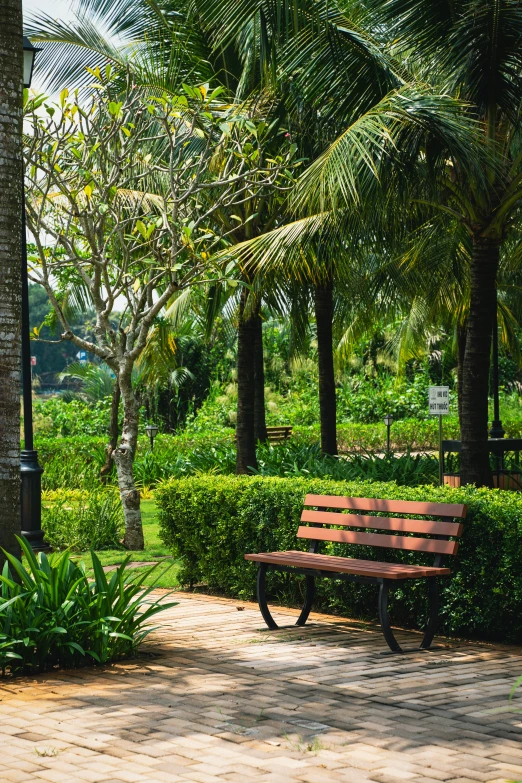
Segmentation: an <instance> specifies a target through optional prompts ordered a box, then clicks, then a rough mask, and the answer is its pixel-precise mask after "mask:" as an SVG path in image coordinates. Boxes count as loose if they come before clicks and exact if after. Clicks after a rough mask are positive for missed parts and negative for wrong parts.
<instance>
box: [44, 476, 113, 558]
mask: <svg viewBox="0 0 522 783" xmlns="http://www.w3.org/2000/svg"><path fill="white" fill-rule="evenodd" d="M42 529H43V531H44V533H45V540H46V541H47V542H48V543H49V544H50V546H52V547H53V549H63V548H65V547H73V548H74V549H77V550H79V551H84V550H86V549H91V548H92V549H98V550H99V549H114V548H117V547H119V546H121V540H122V538H123V534H124V519H123V509H122V507H121V501H120V498H119V496H118V494H117V493H116V492H115V491H114V489H112V488H108V489H102V488H100V489H98V490H91V491H82V490H72V491H71V490H57V491H55V492H50V493H46V495H45V496H44V502H43V504H42Z"/></svg>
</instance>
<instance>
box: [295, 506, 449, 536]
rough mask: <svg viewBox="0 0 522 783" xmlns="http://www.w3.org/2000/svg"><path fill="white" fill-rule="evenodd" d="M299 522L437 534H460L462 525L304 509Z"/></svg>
mask: <svg viewBox="0 0 522 783" xmlns="http://www.w3.org/2000/svg"><path fill="white" fill-rule="evenodd" d="M301 522H312V523H316V524H320V525H343V526H345V527H371V528H374V529H375V530H396V531H399V532H403V533H425V534H426V535H437V536H457V537H458V536H461V535H462V529H463V525H461V524H460V523H459V522H442V521H441V522H439V521H437V522H432V521H431V520H427V519H398V518H393V517H370V516H362V515H360V514H340V513H339V512H338V511H310V510H309V509H305V510H304V511H303V513H302V514H301Z"/></svg>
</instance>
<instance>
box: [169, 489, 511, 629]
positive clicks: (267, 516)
mask: <svg viewBox="0 0 522 783" xmlns="http://www.w3.org/2000/svg"><path fill="white" fill-rule="evenodd" d="M307 492H315V493H319V494H332V495H341V494H342V495H353V496H361V497H384V498H400V499H402V500H432V501H437V502H444V503H466V504H467V506H468V514H467V519H466V521H465V526H464V535H463V538H462V542H461V545H460V550H459V554H458V556H457V557H456V558H454V559H452V560H453V563H452V564H451V567H452V572H453V577H452V579H450V580H448V581H445V580H441V586H442V610H441V625H440V630H441V631H443V632H445V633H447V634H462V635H467V636H469V635H477V636H480V637H482V638H489V639H503V640H506V641H513V642H521V641H522V576H521V574H522V547H520V535H521V533H522V497H521V496H520V495H519V494H518V493H515V492H503V491H500V490H488V489H478V490H477V489H474V488H473V487H464V488H461V489H450V488H447V487H432V486H423V487H415V488H412V487H399V486H398V485H396V484H394V483H371V482H358V483H342V482H334V481H328V480H318V479H316V480H314V479H304V478H295V479H282V478H262V477H242V476H238V477H219V478H218V477H213V476H198V477H194V478H187V479H182V480H177V481H175V480H171V481H168V482H166V483H165V484H162V485H160V486H159V487H158V489H157V490H156V493H155V497H156V500H157V502H158V504H159V508H160V528H161V538H162V540H163V541H164V543H165V544H166V545H167V546H168V547H169V548H171V549H172V551H173V554H174V555H175V557H180V558H182V560H183V567H182V570H181V571H180V573H179V579H180V581H181V582H182V583H183V584H195V583H199V582H205V583H206V584H207V585H208V587H209V588H211V589H213V590H219V591H221V592H223V593H225V594H227V595H231V596H234V597H237V598H243V599H248V600H250V599H252V598H253V597H254V595H255V577H256V568H255V565H253V564H252V563H248V562H247V561H245V560H244V559H243V555H244V554H245V553H246V552H263V551H265V552H266V551H274V550H285V549H297V548H301V549H304V548H306V546H307V544H306V542H305V541H299V540H297V539H296V537H295V534H296V530H297V526H298V522H299V517H300V514H301V510H302V506H303V500H304V496H305V494H306V493H307ZM323 551H328V552H330V553H332V554H343V555H345V554H348V553H349V554H350V555H351V556H353V557H364V558H370V559H376V560H378V559H383V556H384V558H385V559H387V560H390V561H398V562H413V563H414V562H418V563H420V562H422V558H419V557H418V556H417V555H416V554H415V553H407V552H400V551H394V550H389V551H388V550H385V553H383V552H381V551H379V550H374V549H371V548H369V547H357V546H352V547H347V546H346V545H340V544H328V545H326V548H325V549H324V550H323ZM426 562H429V560H428V561H426ZM301 587H302V585H301V582H300V581H299V579H298V578H296V577H294V576H293V575H288V574H282V573H280V574H278V573H277V572H271V573H270V572H269V581H268V588H269V593H270V595H271V596H272V599H273V600H275V601H276V602H278V603H281V604H290V605H295V604H298V603H299V602H300V601H301ZM317 587H318V597H317V601H316V607H317V608H318V609H323V610H326V611H333V612H339V613H342V614H346V615H348V616H352V617H360V618H374V617H375V616H376V604H377V601H376V590H375V587H372V586H367V585H357V584H354V583H352V584H346V583H342V582H336V581H333V580H327V579H319V580H317ZM390 606H391V613H392V618H393V621H394V622H397V623H400V624H402V625H406V626H408V625H409V626H415V627H423V625H424V623H425V619H426V614H427V608H426V587H425V584H424V582H423V580H419V581H418V582H414V583H411V584H405V585H404V586H403V587H402V586H401V588H400V589H398V590H396V591H395V593H394V596H393V599H392V600H391V602H390Z"/></svg>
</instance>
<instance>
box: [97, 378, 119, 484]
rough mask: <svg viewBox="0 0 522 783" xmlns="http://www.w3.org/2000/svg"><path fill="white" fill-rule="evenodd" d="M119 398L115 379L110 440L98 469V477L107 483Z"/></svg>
mask: <svg viewBox="0 0 522 783" xmlns="http://www.w3.org/2000/svg"><path fill="white" fill-rule="evenodd" d="M120 399H121V393H120V384H119V383H118V380H117V379H116V380H115V381H114V389H113V390H112V399H111V423H110V430H109V434H110V440H109V443H108V444H107V448H106V449H105V464H104V466H103V467H102V468H101V470H100V478H101V480H102V482H103V483H104V484H106V483H107V481H108V479H109V476H110V474H111V473H112V466H113V465H114V462H113V459H112V452H113V451H114V449H115V448H116V446H117V445H118V435H119V426H118V418H119V412H120Z"/></svg>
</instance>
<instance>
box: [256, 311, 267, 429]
mask: <svg viewBox="0 0 522 783" xmlns="http://www.w3.org/2000/svg"><path fill="white" fill-rule="evenodd" d="M254 321H255V324H254V325H255V344H254V386H255V388H254V440H255V442H256V443H257V442H258V441H259V442H260V443H266V441H267V438H268V436H267V433H266V411H265V367H264V357H263V320H262V318H261V314H260V313H259V312H257V313H256V315H255V318H254Z"/></svg>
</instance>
